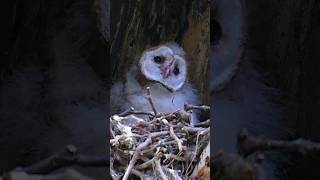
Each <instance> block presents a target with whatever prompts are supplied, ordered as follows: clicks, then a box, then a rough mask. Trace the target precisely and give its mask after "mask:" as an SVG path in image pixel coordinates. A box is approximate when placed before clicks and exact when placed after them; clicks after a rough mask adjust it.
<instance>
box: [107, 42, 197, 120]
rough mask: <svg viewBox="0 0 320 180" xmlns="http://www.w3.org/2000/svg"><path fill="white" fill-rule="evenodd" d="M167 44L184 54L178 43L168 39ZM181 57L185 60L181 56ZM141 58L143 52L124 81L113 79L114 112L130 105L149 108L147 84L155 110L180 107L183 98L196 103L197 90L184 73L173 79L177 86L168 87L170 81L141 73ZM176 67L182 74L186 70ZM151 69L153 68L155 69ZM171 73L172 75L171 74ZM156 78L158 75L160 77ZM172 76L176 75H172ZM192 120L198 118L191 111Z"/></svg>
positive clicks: (173, 49)
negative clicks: (114, 80)
mask: <svg viewBox="0 0 320 180" xmlns="http://www.w3.org/2000/svg"><path fill="white" fill-rule="evenodd" d="M170 46H174V48H170V49H171V50H172V52H174V53H175V54H180V55H181V56H184V52H183V50H182V49H181V48H180V47H179V46H178V45H176V44H172V43H171V44H170ZM152 49H154V48H152ZM146 51H153V50H146ZM161 53H162V52H161ZM164 53H165V52H164ZM182 60H183V61H185V59H184V58H183V59H182ZM142 61H144V59H143V56H142V58H141V59H140V64H139V65H138V64H136V65H133V67H131V68H130V70H129V71H128V72H127V74H126V76H125V77H126V78H125V82H123V83H120V82H119V83H116V84H115V85H114V86H113V87H112V89H111V93H112V94H111V106H112V107H113V108H112V109H113V113H119V111H123V110H125V109H128V108H129V107H134V108H135V109H136V110H138V111H147V112H150V111H152V108H151V106H150V104H149V102H148V100H147V99H146V88H147V87H150V91H151V95H152V99H153V101H154V104H155V107H156V109H157V111H158V112H161V113H171V112H174V111H176V110H179V109H183V107H184V103H186V102H188V103H191V104H199V102H198V96H197V93H196V90H195V89H194V88H193V87H192V85H191V84H190V83H189V82H187V78H186V77H184V78H182V77H179V79H182V80H181V81H177V82H175V83H174V84H175V85H177V86H180V87H176V86H174V85H173V86H172V87H170V83H168V84H169V85H168V86H169V87H168V86H167V85H166V84H167V82H164V83H162V82H158V81H156V80H151V79H150V77H148V76H146V75H145V74H144V73H143V71H144V69H142V68H143V66H142V65H141V63H142ZM184 65H186V64H184ZM178 68H179V69H180V71H181V72H180V73H181V74H182V73H186V67H180V66H179V67H178ZM183 68H185V70H183ZM152 71H153V72H156V70H152ZM184 71H185V72H184ZM169 74H170V73H169ZM159 76H160V75H159ZM169 76H171V75H169ZM172 76H174V75H173V74H172ZM183 76H186V74H183ZM156 78H158V79H161V77H156ZM168 78H170V77H168ZM172 78H175V76H174V77H172ZM160 81H161V80H160ZM182 81H183V82H182ZM191 120H192V122H191V123H195V122H196V121H197V118H196V115H193V116H192V118H191Z"/></svg>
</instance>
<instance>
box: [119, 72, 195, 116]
mask: <svg viewBox="0 0 320 180" xmlns="http://www.w3.org/2000/svg"><path fill="white" fill-rule="evenodd" d="M125 86H126V88H125V89H126V93H125V94H126V95H127V97H126V99H127V106H132V107H134V108H135V109H136V110H140V111H151V110H152V108H151V106H150V104H149V102H148V100H147V99H146V93H147V91H146V89H143V88H142V87H141V86H140V85H139V83H138V82H137V80H136V79H135V78H134V76H133V75H132V74H130V75H129V74H128V75H127V82H126V84H125ZM150 91H151V96H152V100H153V102H154V104H155V107H156V109H157V111H158V112H162V113H169V112H173V111H176V110H178V109H183V106H184V103H186V102H188V103H191V104H198V98H197V95H196V92H195V90H194V89H193V88H192V86H191V84H189V83H185V84H184V86H183V87H182V88H181V89H180V90H178V91H173V92H172V91H169V90H168V89H166V88H165V87H163V86H162V85H161V84H160V83H156V82H155V83H152V85H150Z"/></svg>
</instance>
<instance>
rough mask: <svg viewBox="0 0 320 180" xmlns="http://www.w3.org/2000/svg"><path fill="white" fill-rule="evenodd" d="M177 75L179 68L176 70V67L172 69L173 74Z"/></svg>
mask: <svg viewBox="0 0 320 180" xmlns="http://www.w3.org/2000/svg"><path fill="white" fill-rule="evenodd" d="M179 73H180V70H179V68H178V67H177V66H176V67H174V69H173V74H174V75H176V76H177V75H178V74H179Z"/></svg>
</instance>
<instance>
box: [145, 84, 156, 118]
mask: <svg viewBox="0 0 320 180" xmlns="http://www.w3.org/2000/svg"><path fill="white" fill-rule="evenodd" d="M147 99H148V102H149V103H150V106H151V108H152V111H153V112H154V115H155V116H156V115H157V110H156V107H155V106H154V103H153V101H152V97H151V92H150V87H147Z"/></svg>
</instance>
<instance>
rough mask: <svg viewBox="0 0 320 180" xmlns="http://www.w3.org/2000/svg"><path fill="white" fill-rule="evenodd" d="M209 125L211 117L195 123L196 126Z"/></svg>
mask: <svg viewBox="0 0 320 180" xmlns="http://www.w3.org/2000/svg"><path fill="white" fill-rule="evenodd" d="M208 126H210V119H208V120H206V121H203V122H199V123H197V124H195V125H194V127H208Z"/></svg>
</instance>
